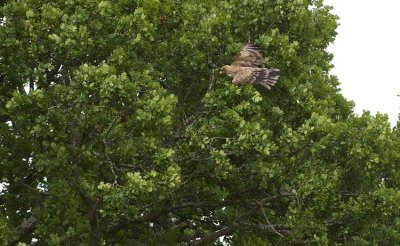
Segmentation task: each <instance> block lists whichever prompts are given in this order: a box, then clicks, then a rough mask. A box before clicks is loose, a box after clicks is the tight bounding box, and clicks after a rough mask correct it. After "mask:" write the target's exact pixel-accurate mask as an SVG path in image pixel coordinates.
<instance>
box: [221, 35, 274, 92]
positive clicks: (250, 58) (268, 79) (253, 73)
mask: <svg viewBox="0 0 400 246" xmlns="http://www.w3.org/2000/svg"><path fill="white" fill-rule="evenodd" d="M262 64H264V59H263V57H262V55H261V54H260V51H259V49H258V47H257V46H255V45H253V44H250V43H247V44H245V45H244V46H243V47H242V50H241V51H240V56H237V57H236V58H234V60H233V63H232V64H231V65H225V66H223V67H222V68H221V73H225V74H227V75H228V76H229V77H231V78H233V80H232V83H233V84H234V85H247V84H260V85H262V86H264V87H265V88H267V89H268V90H269V89H271V86H274V85H275V83H276V81H277V80H278V78H279V69H277V68H271V69H267V68H262V67H259V66H260V65H262Z"/></svg>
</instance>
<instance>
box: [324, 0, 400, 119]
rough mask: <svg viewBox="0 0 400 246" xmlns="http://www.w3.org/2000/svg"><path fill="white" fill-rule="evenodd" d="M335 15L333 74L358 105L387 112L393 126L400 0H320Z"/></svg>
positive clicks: (399, 80)
mask: <svg viewBox="0 0 400 246" xmlns="http://www.w3.org/2000/svg"><path fill="white" fill-rule="evenodd" d="M325 4H327V5H331V6H333V7H334V10H333V13H335V14H336V15H338V16H339V17H340V20H339V23H340V26H339V28H338V29H337V32H338V36H337V37H336V41H335V43H334V44H332V45H331V46H330V47H329V49H328V50H329V51H330V52H331V53H333V54H334V55H335V58H334V59H333V64H334V65H335V68H334V69H333V71H332V74H335V75H337V76H338V78H339V80H340V82H341V86H340V88H342V93H343V95H344V96H345V97H346V98H348V99H350V100H353V101H354V102H355V103H356V107H355V112H356V113H359V114H360V113H362V111H363V109H366V110H369V111H371V112H372V113H373V114H375V113H376V112H378V111H379V112H381V113H387V114H388V115H389V120H390V122H391V123H392V126H394V125H395V122H397V118H398V114H399V112H400V108H399V107H400V97H397V95H398V94H400V77H399V75H398V73H397V72H399V71H400V62H399V60H400V0H380V1H377V0H375V1H374V0H325Z"/></svg>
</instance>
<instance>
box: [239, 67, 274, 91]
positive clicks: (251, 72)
mask: <svg viewBox="0 0 400 246" xmlns="http://www.w3.org/2000/svg"><path fill="white" fill-rule="evenodd" d="M278 79H279V69H276V68H273V69H266V68H252V67H248V68H241V69H240V70H239V71H238V73H236V75H235V77H234V78H233V80H232V83H233V84H234V85H245V84H260V85H262V86H264V87H265V88H267V89H271V87H272V86H274V85H275V83H276V81H277V80H278Z"/></svg>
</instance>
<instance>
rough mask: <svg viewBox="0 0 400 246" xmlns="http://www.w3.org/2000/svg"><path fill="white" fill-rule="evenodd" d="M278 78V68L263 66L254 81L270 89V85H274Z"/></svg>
mask: <svg viewBox="0 0 400 246" xmlns="http://www.w3.org/2000/svg"><path fill="white" fill-rule="evenodd" d="M278 79H279V69H277V68H272V69H265V68H263V69H262V70H261V71H260V73H259V75H258V76H257V79H256V81H255V83H256V84H260V85H262V86H264V87H265V88H267V89H268V90H269V89H271V86H274V85H275V84H276V82H277V81H278Z"/></svg>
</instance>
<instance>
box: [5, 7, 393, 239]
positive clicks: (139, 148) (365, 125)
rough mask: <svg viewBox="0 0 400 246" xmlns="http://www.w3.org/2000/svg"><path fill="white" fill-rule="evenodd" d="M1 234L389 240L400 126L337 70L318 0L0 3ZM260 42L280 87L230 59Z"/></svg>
mask: <svg viewBox="0 0 400 246" xmlns="http://www.w3.org/2000/svg"><path fill="white" fill-rule="evenodd" d="M0 18H1V25H0V41H1V42H0V44H1V49H0V80H1V84H2V86H1V90H0V93H1V98H0V105H1V106H0V141H1V142H0V165H1V168H0V175H1V176H0V177H1V182H2V189H1V193H0V211H1V212H0V221H1V223H0V224H1V226H0V241H1V242H2V244H9V245H14V244H17V243H18V242H21V243H28V244H29V243H32V244H34V245H60V244H62V245H77V244H82V245H86V244H88V245H102V244H104V245H176V244H182V245H210V244H215V245H221V244H222V241H224V243H225V244H228V245H279V244H289V243H293V244H294V243H301V244H313V243H316V244H328V243H339V244H340V243H346V244H350V245H351V244H353V245H360V244H369V243H371V242H372V243H373V244H385V243H386V244H389V243H390V242H396V241H399V240H400V233H399V230H400V228H399V216H398V214H399V211H398V205H397V204H398V203H399V201H400V192H399V189H398V187H399V183H398V182H399V181H398V180H400V179H399V167H398V163H400V162H399V159H400V155H399V154H398V153H397V152H396V149H398V148H399V147H400V146H399V143H400V139H399V133H398V129H399V127H396V128H395V129H394V130H392V129H391V128H390V125H389V124H388V120H387V117H385V116H382V115H377V116H371V115H370V114H369V113H365V114H364V115H362V116H361V117H358V116H355V115H353V113H352V108H353V104H352V103H351V102H349V101H347V100H346V99H344V98H343V96H342V95H341V94H340V90H339V89H338V87H337V86H338V84H339V82H338V80H337V78H335V77H334V76H331V75H329V70H330V69H331V67H332V65H331V63H330V61H331V59H332V55H331V54H329V53H328V52H327V51H326V47H327V46H328V45H329V43H331V42H332V41H333V39H334V37H335V34H336V33H335V29H336V26H337V22H336V21H337V17H336V16H334V15H332V14H331V13H330V7H327V6H324V5H323V1H321V0H296V1H281V0H269V1H267V0H245V1H243V0H240V1H239V0H231V1H213V0H202V1H195V0H186V1H181V0H171V1H162V0H141V1H139V0H137V1H128V0H118V1H99V0H76V1H38V0H29V1H27V0H18V1H16V0H15V1H11V0H10V1H5V2H2V3H1V11H0ZM248 40H251V41H252V42H255V43H257V44H258V45H259V46H260V47H261V48H262V52H263V54H264V56H265V57H266V65H267V66H269V67H277V68H279V69H280V70H281V74H282V75H281V78H280V80H279V82H278V85H277V86H275V88H273V90H271V91H265V90H264V89H263V88H262V87H261V88H260V87H257V86H255V87H253V86H246V87H235V86H233V85H232V84H230V83H229V78H226V77H224V76H222V75H219V73H218V70H219V67H221V66H222V65H224V64H227V63H229V62H230V61H231V58H232V56H234V55H235V54H237V53H238V51H239V49H240V47H241V45H242V43H243V42H246V41H248Z"/></svg>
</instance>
